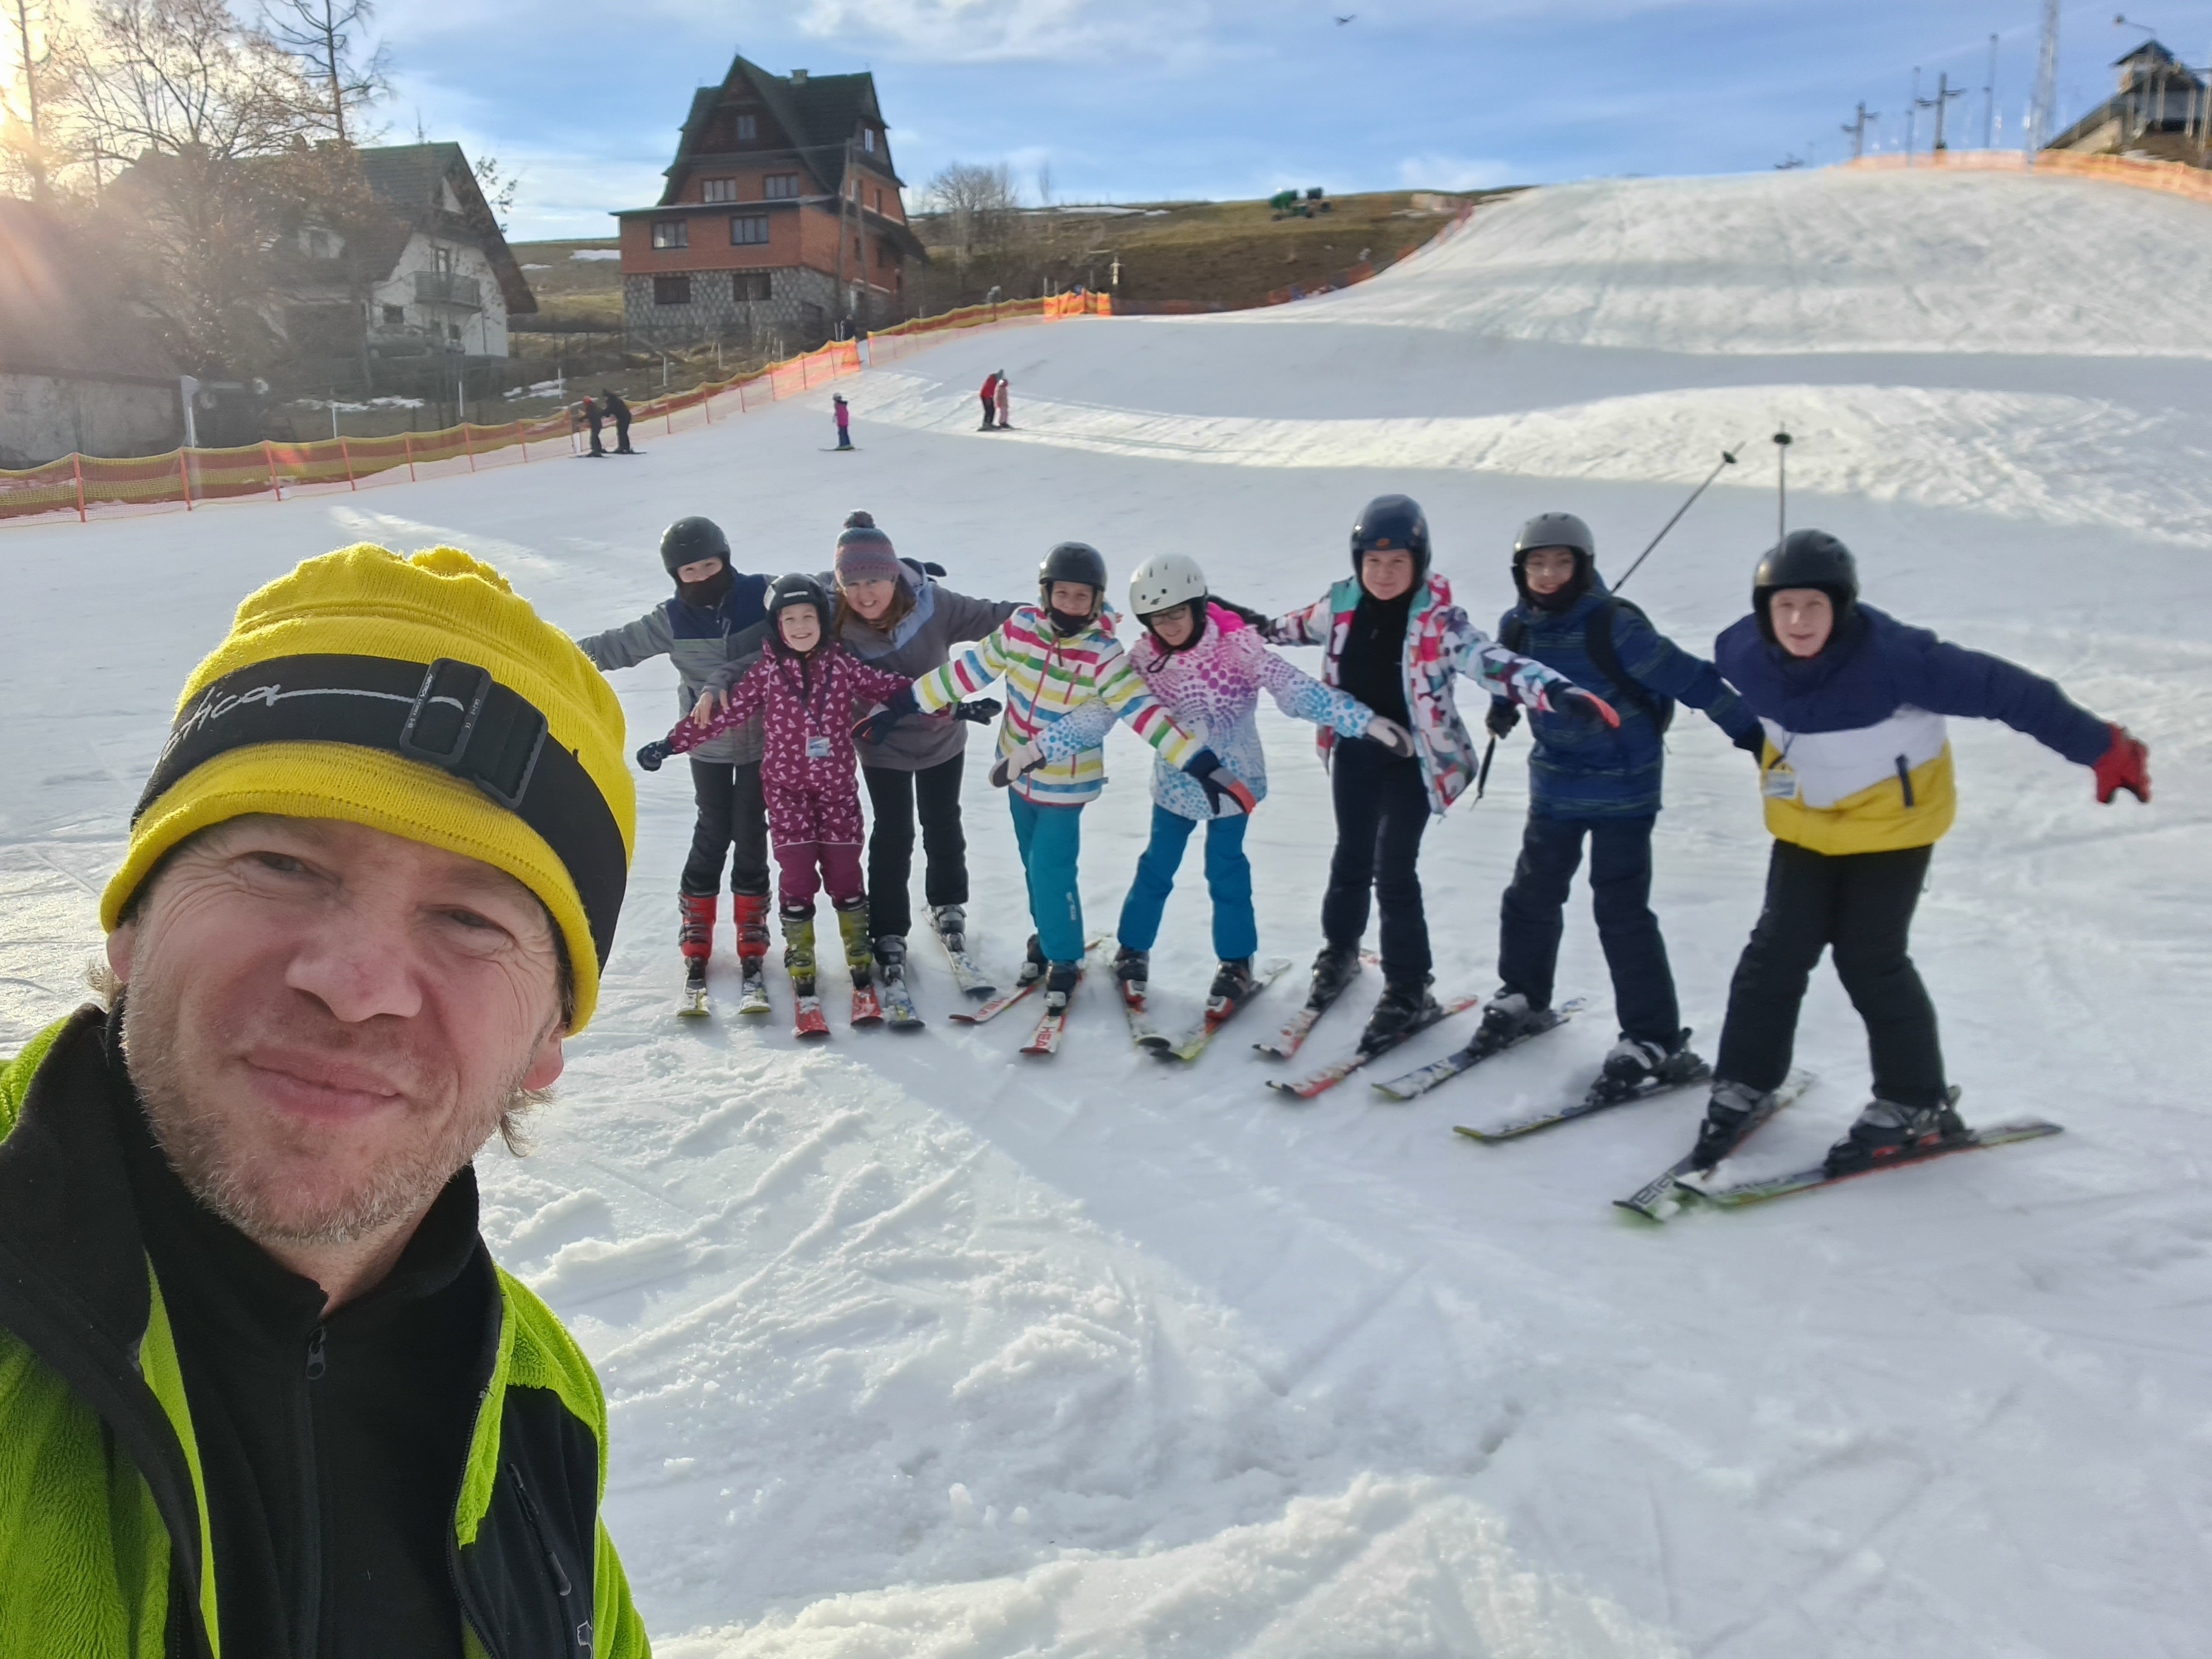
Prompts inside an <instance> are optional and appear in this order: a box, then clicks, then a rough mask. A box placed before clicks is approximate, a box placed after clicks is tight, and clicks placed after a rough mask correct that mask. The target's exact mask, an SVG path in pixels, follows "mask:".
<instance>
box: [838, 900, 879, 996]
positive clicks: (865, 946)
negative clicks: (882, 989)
mask: <svg viewBox="0 0 2212 1659" xmlns="http://www.w3.org/2000/svg"><path fill="white" fill-rule="evenodd" d="M837 931H838V933H840V934H842V936H843V938H844V940H845V966H846V967H847V969H849V970H850V971H851V973H852V975H853V987H854V989H855V990H858V989H859V988H860V987H861V986H863V985H869V984H872V983H873V982H874V981H875V969H876V953H875V950H874V948H873V946H872V945H870V943H869V940H868V902H867V900H866V899H865V898H861V899H855V900H854V902H852V903H850V904H841V905H839V906H838V907H837Z"/></svg>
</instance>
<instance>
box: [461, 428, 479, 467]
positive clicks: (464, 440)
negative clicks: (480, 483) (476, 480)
mask: <svg viewBox="0 0 2212 1659" xmlns="http://www.w3.org/2000/svg"><path fill="white" fill-rule="evenodd" d="M461 447H462V448H463V449H465V450H467V451H468V452H469V471H471V472H473V471H476V470H477V447H476V446H475V445H474V444H472V443H471V442H470V441H469V423H468V422H466V421H465V420H464V421H463V422H461Z"/></svg>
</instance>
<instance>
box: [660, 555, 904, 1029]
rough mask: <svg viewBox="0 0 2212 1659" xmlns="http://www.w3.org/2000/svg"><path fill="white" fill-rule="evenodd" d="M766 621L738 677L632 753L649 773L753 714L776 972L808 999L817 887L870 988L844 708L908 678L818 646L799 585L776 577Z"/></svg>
mask: <svg viewBox="0 0 2212 1659" xmlns="http://www.w3.org/2000/svg"><path fill="white" fill-rule="evenodd" d="M768 621H769V648H768V649H767V650H766V651H764V652H763V653H761V655H760V659H759V660H758V661H757V662H755V663H754V664H753V665H752V667H751V668H750V669H748V670H747V671H746V672H745V674H744V678H741V679H739V680H738V683H737V684H735V685H734V686H732V687H731V689H730V690H729V691H728V693H727V694H726V696H723V697H720V698H719V699H718V698H717V696H716V694H715V693H714V692H713V691H712V690H709V691H708V693H707V694H706V695H705V696H702V698H701V699H700V700H699V706H698V708H695V709H694V710H693V711H692V712H691V713H690V714H688V715H686V716H685V717H684V719H683V720H679V721H678V722H677V724H676V726H675V728H674V729H673V730H672V731H671V732H669V734H668V736H667V738H666V739H665V741H663V742H660V743H649V744H646V746H645V747H644V748H642V749H641V750H638V753H637V759H638V763H639V764H640V765H641V766H643V767H644V768H645V769H647V771H652V770H654V769H658V768H659V764H660V763H661V762H662V761H663V760H665V759H666V758H667V757H669V756H670V755H671V754H682V753H683V752H684V750H688V749H694V748H696V747H697V746H698V745H699V744H702V743H704V742H706V741H707V739H708V738H711V737H713V736H714V734H715V733H716V732H721V731H725V730H726V729H728V728H729V727H731V726H741V725H743V724H744V722H745V721H746V720H750V719H751V718H752V717H753V716H754V715H755V714H759V715H760V716H761V731H762V739H763V744H762V753H761V793H762V794H763V796H765V797H766V798H767V801H768V822H769V835H770V836H772V837H773V838H774V840H775V861H776V872H777V875H776V900H777V906H778V908H779V910H780V912H781V918H782V921H783V939H784V946H783V963H784V967H785V969H787V971H788V972H789V973H790V975H791V980H792V989H793V993H794V994H797V995H799V996H802V997H811V996H812V995H813V994H814V896H815V894H816V893H817V891H819V890H821V889H822V888H823V887H826V888H828V889H829V902H830V904H831V905H832V907H834V908H836V912H837V926H838V928H839V930H840V932H841V933H842V934H843V936H844V943H845V961H846V963H847V965H848V967H849V968H850V969H851V970H852V975H853V984H854V988H855V989H857V988H859V987H861V986H864V985H866V984H868V983H869V982H870V981H871V979H872V976H873V973H874V968H875V962H874V957H873V953H872V951H871V950H870V947H869V943H868V939H869V934H868V896H867V891H866V887H865V886H864V885H863V884H862V881H861V876H860V843H861V838H862V829H863V825H862V823H861V820H860V785H859V784H858V783H857V782H856V781H855V778H854V766H855V761H854V753H853V733H852V726H853V714H854V707H855V705H856V704H857V705H859V706H861V707H863V708H865V707H868V706H872V705H873V704H876V703H879V702H884V701H886V700H888V699H889V698H890V697H891V696H894V695H895V694H896V693H898V692H901V691H903V690H906V689H907V684H908V680H907V677H906V676H905V675H903V674H893V673H887V672H885V671H883V670H881V669H877V668H871V667H869V666H868V665H866V663H864V662H862V661H861V660H860V659H859V658H858V657H856V656H854V654H853V653H851V652H849V651H848V650H846V649H845V647H843V646H842V645H839V644H837V643H836V641H833V640H832V639H831V638H830V637H829V595H828V594H827V593H826V592H823V588H822V584H821V583H820V582H818V581H817V580H815V579H814V578H813V577H811V576H807V575H789V576H779V577H777V578H776V580H775V582H774V583H772V584H771V585H770V586H769V591H768ZM718 701H719V702H720V708H715V707H714V705H715V703H716V702H718ZM817 872H818V873H817Z"/></svg>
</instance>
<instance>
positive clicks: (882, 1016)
mask: <svg viewBox="0 0 2212 1659" xmlns="http://www.w3.org/2000/svg"><path fill="white" fill-rule="evenodd" d="M740 961H741V965H742V969H743V971H744V980H743V981H742V985H741V987H740V989H739V991H738V1014H739V1015H740V1016H743V1017H749V1018H762V1017H765V1016H766V1015H767V1014H768V1013H769V1012H771V1010H770V1007H769V1000H768V975H767V973H766V971H765V964H764V963H763V961H762V959H761V958H760V957H744V958H741V959H740ZM793 1005H794V1006H793V1013H792V1024H791V1034H792V1035H793V1036H795V1037H802V1038H819V1037H827V1036H829V1019H828V1018H827V1017H826V1016H825V1015H824V1014H823V1012H822V999H821V998H820V997H819V996H817V995H813V994H808V995H805V996H796V997H794V998H793ZM676 1012H677V1014H678V1017H679V1018H684V1019H703V1018H706V1017H707V1016H708V1015H709V1014H711V1013H713V1012H714V1003H713V1001H712V1000H711V999H710V998H709V996H708V992H707V974H706V964H705V963H701V962H694V963H690V964H688V968H687V971H686V974H685V976H684V992H683V995H682V997H681V998H680V999H679V1000H678V1003H677V1006H676ZM886 1021H888V1022H889V1024H890V1027H891V1029H892V1030H916V1031H918V1030H921V1028H922V1018H921V1014H919V1013H918V1012H915V1006H914V998H913V995H912V994H910V993H909V992H908V990H907V987H905V986H904V985H902V984H901V985H886V986H884V989H883V994H882V995H880V996H878V994H877V991H876V987H875V985H874V984H873V982H872V981H862V982H861V983H860V984H856V985H854V987H853V1005H852V1015H851V1023H852V1024H853V1025H854V1027H855V1028H856V1029H858V1028H860V1027H865V1026H869V1025H881V1024H884V1023H886Z"/></svg>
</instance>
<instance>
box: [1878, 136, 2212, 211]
mask: <svg viewBox="0 0 2212 1659" xmlns="http://www.w3.org/2000/svg"><path fill="white" fill-rule="evenodd" d="M1843 165H1844V166H1845V167H1857V168H1859V169H1861V170H1862V171H1881V172H1884V173H1887V172H1890V171H1893V170H1899V171H1901V170H1902V169H1904V168H1905V167H1912V168H1915V169H1916V170H1917V169H1918V168H1921V167H1935V168H1944V167H1948V168H1951V169H1954V170H1960V171H1965V172H1969V173H2056V174H2058V175H2060V176H2062V177H2072V178H2076V179H2111V180H2112V182H2113V183H2115V184H2122V185H2135V186H2136V188H2137V189H2140V190H2158V191H2165V192H2166V193H2167V194H2168V195H2171V196H2187V197H2191V198H2193V199H2195V200H2197V201H2199V202H2212V173H2207V172H2206V171H2205V170H2204V169H2203V167H2191V166H2190V165H2189V163H2188V162H2186V161H2152V160H2149V159H2148V158H2145V157H2141V156H2134V155H2083V154H2081V153H2080V152H2078V151H2075V150H2070V149H2045V150H2038V151H2037V152H2036V154H2035V164H2034V165H2033V167H2030V166H2029V165H2028V162H2027V157H2026V155H2023V154H2022V153H2021V151H2019V150H2016V149H1942V150H1936V151H1935V152H1933V153H1932V154H1930V155H1915V156H1911V157H1906V156H1903V155H1863V156H1861V157H1860V158H1859V159H1858V160H1857V161H1845V162H1844V163H1843Z"/></svg>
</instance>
